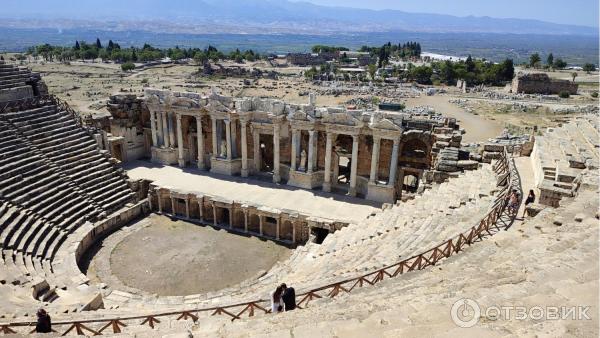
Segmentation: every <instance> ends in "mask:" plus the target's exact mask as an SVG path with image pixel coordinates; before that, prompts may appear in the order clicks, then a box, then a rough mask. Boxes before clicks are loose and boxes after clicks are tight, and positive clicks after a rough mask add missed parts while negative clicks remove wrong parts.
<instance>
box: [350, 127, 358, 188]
mask: <svg viewBox="0 0 600 338" xmlns="http://www.w3.org/2000/svg"><path fill="white" fill-rule="evenodd" d="M357 169H358V135H352V163H351V167H350V190H349V191H348V194H349V195H350V196H356V170H357Z"/></svg>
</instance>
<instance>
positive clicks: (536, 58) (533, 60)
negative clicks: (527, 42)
mask: <svg viewBox="0 0 600 338" xmlns="http://www.w3.org/2000/svg"><path fill="white" fill-rule="evenodd" d="M541 61H542V59H541V58H540V54H538V53H533V54H531V56H530V57H529V66H531V67H534V68H537V67H538V66H539V65H540V62H541Z"/></svg>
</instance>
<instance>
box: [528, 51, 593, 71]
mask: <svg viewBox="0 0 600 338" xmlns="http://www.w3.org/2000/svg"><path fill="white" fill-rule="evenodd" d="M528 66H529V67H532V68H547V69H565V68H567V63H566V62H565V61H564V60H563V59H561V58H556V59H555V58H554V55H553V54H552V53H550V54H548V56H547V57H546V63H545V64H542V58H541V57H540V54H539V53H533V54H531V55H530V56H529V64H528ZM583 70H584V71H585V72H588V73H589V72H593V71H595V70H596V65H595V64H593V63H586V64H584V65H583Z"/></svg>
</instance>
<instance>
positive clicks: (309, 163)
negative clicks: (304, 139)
mask: <svg viewBox="0 0 600 338" xmlns="http://www.w3.org/2000/svg"><path fill="white" fill-rule="evenodd" d="M314 156H315V131H314V130H309V131H308V159H307V160H306V167H307V169H306V172H307V173H309V174H312V172H313V168H314Z"/></svg>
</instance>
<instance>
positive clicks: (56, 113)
mask: <svg viewBox="0 0 600 338" xmlns="http://www.w3.org/2000/svg"><path fill="white" fill-rule="evenodd" d="M133 197H134V193H133V192H132V191H131V189H129V187H128V184H127V182H126V180H125V176H124V175H123V173H122V171H121V170H119V169H116V168H115V167H114V166H113V164H112V163H111V161H110V160H109V158H108V156H107V155H106V154H105V153H103V152H100V151H99V150H98V149H97V145H96V142H95V141H94V139H93V138H92V137H91V136H90V134H88V132H87V131H86V130H85V129H83V128H81V127H80V126H79V125H77V124H76V122H75V121H74V119H73V118H72V117H71V116H70V115H69V114H68V113H67V112H65V111H60V110H59V109H58V108H57V106H54V105H42V106H40V107H37V108H32V109H28V110H22V111H16V112H14V111H5V112H2V113H0V254H1V258H2V261H1V262H0V285H1V286H0V298H2V299H3V301H0V313H11V312H13V311H14V310H15V309H19V310H23V311H26V312H25V313H33V312H35V308H36V307H39V304H38V303H36V301H35V300H38V301H44V302H52V301H55V300H56V299H57V297H58V296H60V297H61V299H59V300H57V301H56V303H61V302H62V303H64V302H65V299H69V298H70V296H71V295H73V294H76V295H79V296H76V297H71V300H74V302H73V303H74V304H77V303H78V302H79V301H81V300H82V299H85V297H87V296H89V295H88V294H87V293H86V291H87V290H82V289H81V287H80V285H81V273H80V271H79V270H78V269H77V266H76V265H75V264H71V265H72V266H71V265H68V264H61V263H62V261H63V259H64V257H60V259H58V265H57V264H56V262H55V258H57V253H58V252H59V249H60V248H61V246H63V245H71V243H70V242H69V241H67V239H68V237H69V236H70V235H71V234H73V233H74V232H75V231H76V230H78V229H79V228H80V227H81V226H82V225H84V224H87V226H88V227H89V226H91V224H90V223H89V221H97V220H101V219H102V218H103V217H104V215H107V214H108V213H109V212H112V211H114V210H116V209H118V208H121V207H123V206H124V205H125V204H126V203H127V202H130V201H133ZM63 251H68V250H63ZM57 266H58V267H57ZM84 289H85V288H84ZM32 290H33V292H32ZM63 298H64V299H63ZM16 304H18V306H16ZM26 309H27V310H26ZM75 309H77V307H67V308H66V311H71V310H75Z"/></svg>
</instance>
